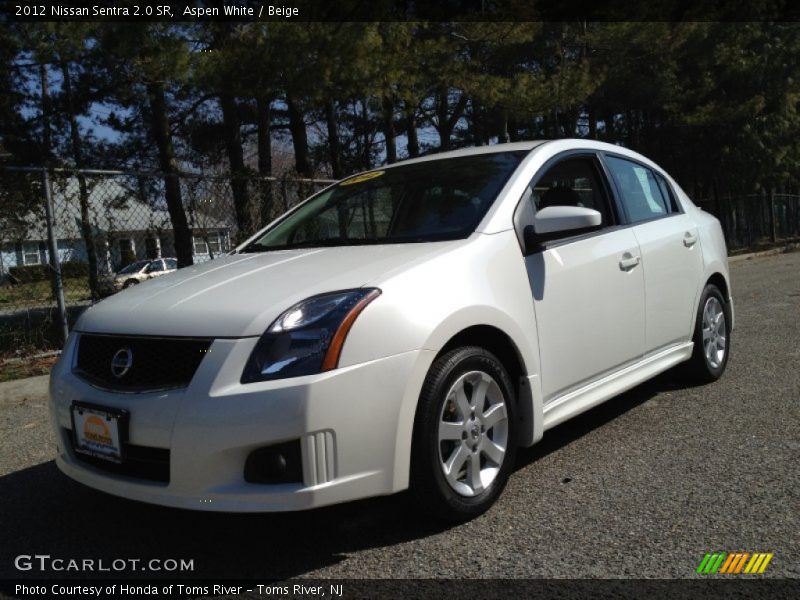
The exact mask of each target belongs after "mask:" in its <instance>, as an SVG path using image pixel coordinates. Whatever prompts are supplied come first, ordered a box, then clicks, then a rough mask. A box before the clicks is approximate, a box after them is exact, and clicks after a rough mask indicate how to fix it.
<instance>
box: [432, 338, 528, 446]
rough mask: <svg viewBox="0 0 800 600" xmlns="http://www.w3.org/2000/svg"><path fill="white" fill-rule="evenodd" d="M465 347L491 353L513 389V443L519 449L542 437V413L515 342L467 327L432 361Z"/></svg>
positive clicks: (443, 347) (447, 343) (440, 350)
mask: <svg viewBox="0 0 800 600" xmlns="http://www.w3.org/2000/svg"><path fill="white" fill-rule="evenodd" d="M464 346H478V347H481V348H484V349H485V350H487V351H489V352H491V353H492V354H494V355H495V356H496V357H497V359H498V360H499V361H500V363H501V364H502V365H503V366H504V367H505V369H506V370H507V371H508V375H509V377H511V380H512V382H514V384H515V386H516V389H515V392H516V405H515V407H516V413H517V419H518V423H517V435H516V442H517V443H518V444H519V445H520V446H530V445H532V444H533V443H534V442H535V441H538V439H539V438H541V427H542V424H541V419H542V416H541V410H539V411H538V412H537V410H536V405H537V403H535V402H534V390H533V386H532V385H531V383H532V382H531V376H530V371H529V368H528V366H527V365H526V363H525V357H524V356H523V354H522V352H521V351H520V348H519V346H518V345H517V343H516V342H515V341H514V340H513V338H512V337H511V336H510V335H509V334H507V333H506V332H505V331H503V330H502V329H500V328H499V327H496V326H494V325H488V324H476V325H470V326H468V327H465V328H464V329H461V330H460V331H458V332H457V333H455V334H454V335H452V336H451V337H450V338H449V339H448V340H447V341H446V342H445V343H444V345H443V346H442V347H441V348H440V349H439V351H438V352H437V354H436V358H435V359H434V361H435V360H436V359H437V358H439V357H440V356H442V355H443V354H445V353H447V352H449V351H451V350H454V349H456V348H461V347H464ZM539 404H540V403H539ZM537 426H538V427H537ZM537 429H538V431H537Z"/></svg>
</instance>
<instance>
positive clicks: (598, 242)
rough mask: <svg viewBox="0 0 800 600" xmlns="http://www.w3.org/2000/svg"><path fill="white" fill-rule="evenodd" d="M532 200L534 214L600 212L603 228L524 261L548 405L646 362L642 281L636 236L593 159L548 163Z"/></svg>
mask: <svg viewBox="0 0 800 600" xmlns="http://www.w3.org/2000/svg"><path fill="white" fill-rule="evenodd" d="M527 196H528V197H527V198H526V199H524V200H523V201H528V202H531V203H533V205H534V209H541V208H544V207H546V206H555V205H571V206H585V207H587V208H594V209H596V210H599V211H600V212H601V213H602V214H603V223H602V226H601V228H599V229H598V230H593V231H590V232H583V233H580V234H578V235H576V234H575V232H572V233H568V234H565V236H564V237H563V238H561V239H554V240H550V241H547V242H544V243H543V244H542V245H541V246H540V248H539V249H538V250H537V251H534V252H533V253H531V254H529V255H528V256H526V267H527V271H528V278H529V281H530V285H531V292H532V294H533V303H534V310H535V312H536V326H537V329H538V333H539V350H540V363H541V385H542V392H543V395H544V402H545V403H547V402H550V401H551V400H553V399H555V398H557V397H558V396H561V395H563V394H564V393H567V392H569V391H572V390H574V389H577V388H580V387H582V386H583V385H586V384H587V383H589V382H591V381H593V380H596V379H598V378H600V377H602V376H603V375H604V374H607V373H609V372H612V371H614V370H616V369H618V368H620V367H622V366H624V365H626V364H630V363H632V362H635V361H636V360H638V359H639V358H640V357H641V356H642V353H643V351H644V276H643V274H642V268H641V265H640V264H639V262H640V258H639V257H640V253H639V244H638V242H637V240H636V236H635V235H634V234H633V231H632V230H631V228H630V227H625V226H624V225H623V224H621V223H620V219H619V215H618V214H617V213H616V211H615V209H614V207H613V206H612V204H611V202H610V201H609V200H610V188H609V185H608V182H607V180H606V179H605V175H604V173H603V171H602V169H601V165H600V162H599V159H598V157H597V156H596V155H595V154H594V153H590V154H585V155H570V156H568V157H566V158H563V159H561V160H554V161H553V162H552V163H549V164H547V165H545V166H544V167H543V169H542V171H541V172H540V173H539V174H537V176H536V177H535V178H534V180H533V181H532V185H531V187H530V188H529V192H528V195H527Z"/></svg>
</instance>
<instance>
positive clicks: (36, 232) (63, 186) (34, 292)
mask: <svg viewBox="0 0 800 600" xmlns="http://www.w3.org/2000/svg"><path fill="white" fill-rule="evenodd" d="M0 176H2V182H0V356H3V355H9V354H10V353H18V354H19V353H23V354H24V353H30V352H31V351H33V350H36V349H47V348H58V347H60V345H61V343H62V341H63V335H64V330H65V327H66V326H67V322H69V323H68V324H69V326H71V324H72V322H73V321H74V320H75V318H77V315H78V314H79V313H80V312H81V311H82V310H83V309H84V308H85V307H86V306H88V305H89V304H91V303H93V302H97V301H99V300H100V299H102V298H104V297H106V296H108V295H111V294H114V293H116V292H118V291H119V290H121V289H124V288H126V287H129V286H132V285H138V284H139V283H140V282H142V281H145V280H147V279H150V278H153V277H160V276H162V275H165V274H168V273H170V272H172V271H174V270H175V269H176V268H177V266H178V261H177V252H176V231H175V228H174V227H173V217H174V215H173V214H171V211H170V210H169V207H168V205H167V200H166V189H165V188H166V185H165V181H168V178H165V177H164V175H162V174H158V173H139V172H119V171H99V170H78V171H76V170H59V169H50V170H44V169H13V168H6V169H3V170H0ZM173 177H174V179H177V181H178V184H179V185H178V186H177V187H178V193H179V195H180V205H179V206H181V207H182V209H183V211H182V212H183V215H184V217H185V221H186V224H187V228H188V235H189V236H190V240H191V241H190V244H191V262H192V263H194V264H198V263H202V262H206V261H209V260H214V259H215V258H217V257H219V256H221V255H223V254H225V253H227V252H228V251H230V250H231V249H232V248H233V247H235V246H236V245H237V244H238V243H239V242H240V241H242V240H243V239H245V238H246V237H248V236H249V235H250V234H252V233H254V232H255V231H256V230H258V229H259V228H261V227H262V226H263V225H265V224H266V223H268V222H269V221H271V220H272V219H274V218H276V217H277V216H279V215H280V214H282V213H283V212H285V211H286V210H288V209H289V208H291V207H292V206H294V205H296V204H297V203H298V202H300V201H301V200H303V199H304V198H306V197H308V196H309V195H311V194H313V193H314V192H316V191H318V190H320V189H322V188H323V187H325V186H327V185H329V184H330V183H332V182H331V181H330V180H320V179H297V178H292V177H284V178H263V177H241V178H237V179H236V180H232V178H231V177H219V176H205V175H194V174H179V175H176V176H173ZM173 193H174V188H173ZM236 195H238V202H236V201H235V198H237V196H236ZM48 198H49V202H48ZM48 208H49V211H48ZM172 212H173V213H174V210H173V211H172ZM48 213H49V214H48ZM243 223H244V227H246V229H245V228H243V226H242V224H243ZM56 267H57V268H56ZM57 271H58V272H60V277H57V276H56V272H57Z"/></svg>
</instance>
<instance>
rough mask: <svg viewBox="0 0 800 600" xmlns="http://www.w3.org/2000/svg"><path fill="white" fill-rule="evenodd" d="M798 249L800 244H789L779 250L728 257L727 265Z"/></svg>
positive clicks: (772, 249) (771, 249) (773, 249)
mask: <svg viewBox="0 0 800 600" xmlns="http://www.w3.org/2000/svg"><path fill="white" fill-rule="evenodd" d="M798 248H800V243H797V242H792V243H790V244H786V245H785V246H781V247H780V248H770V249H769V250H761V251H760V252H750V253H749V254H737V255H735V256H729V257H728V263H737V262H742V261H744V260H750V259H751V258H758V257H759V256H774V255H776V254H785V253H787V252H792V251H793V250H797V249H798Z"/></svg>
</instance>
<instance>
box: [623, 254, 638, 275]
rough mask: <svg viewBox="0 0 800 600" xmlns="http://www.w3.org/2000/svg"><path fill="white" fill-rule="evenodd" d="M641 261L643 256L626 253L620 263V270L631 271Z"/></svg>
mask: <svg viewBox="0 0 800 600" xmlns="http://www.w3.org/2000/svg"><path fill="white" fill-rule="evenodd" d="M641 260H642V257H641V256H632V255H631V253H630V252H626V253H625V254H623V255H622V259H621V260H620V261H619V268H620V269H621V270H623V271H630V270H631V269H632V268H634V267H635V266H636V265H638V264H639V263H640V262H641Z"/></svg>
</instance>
